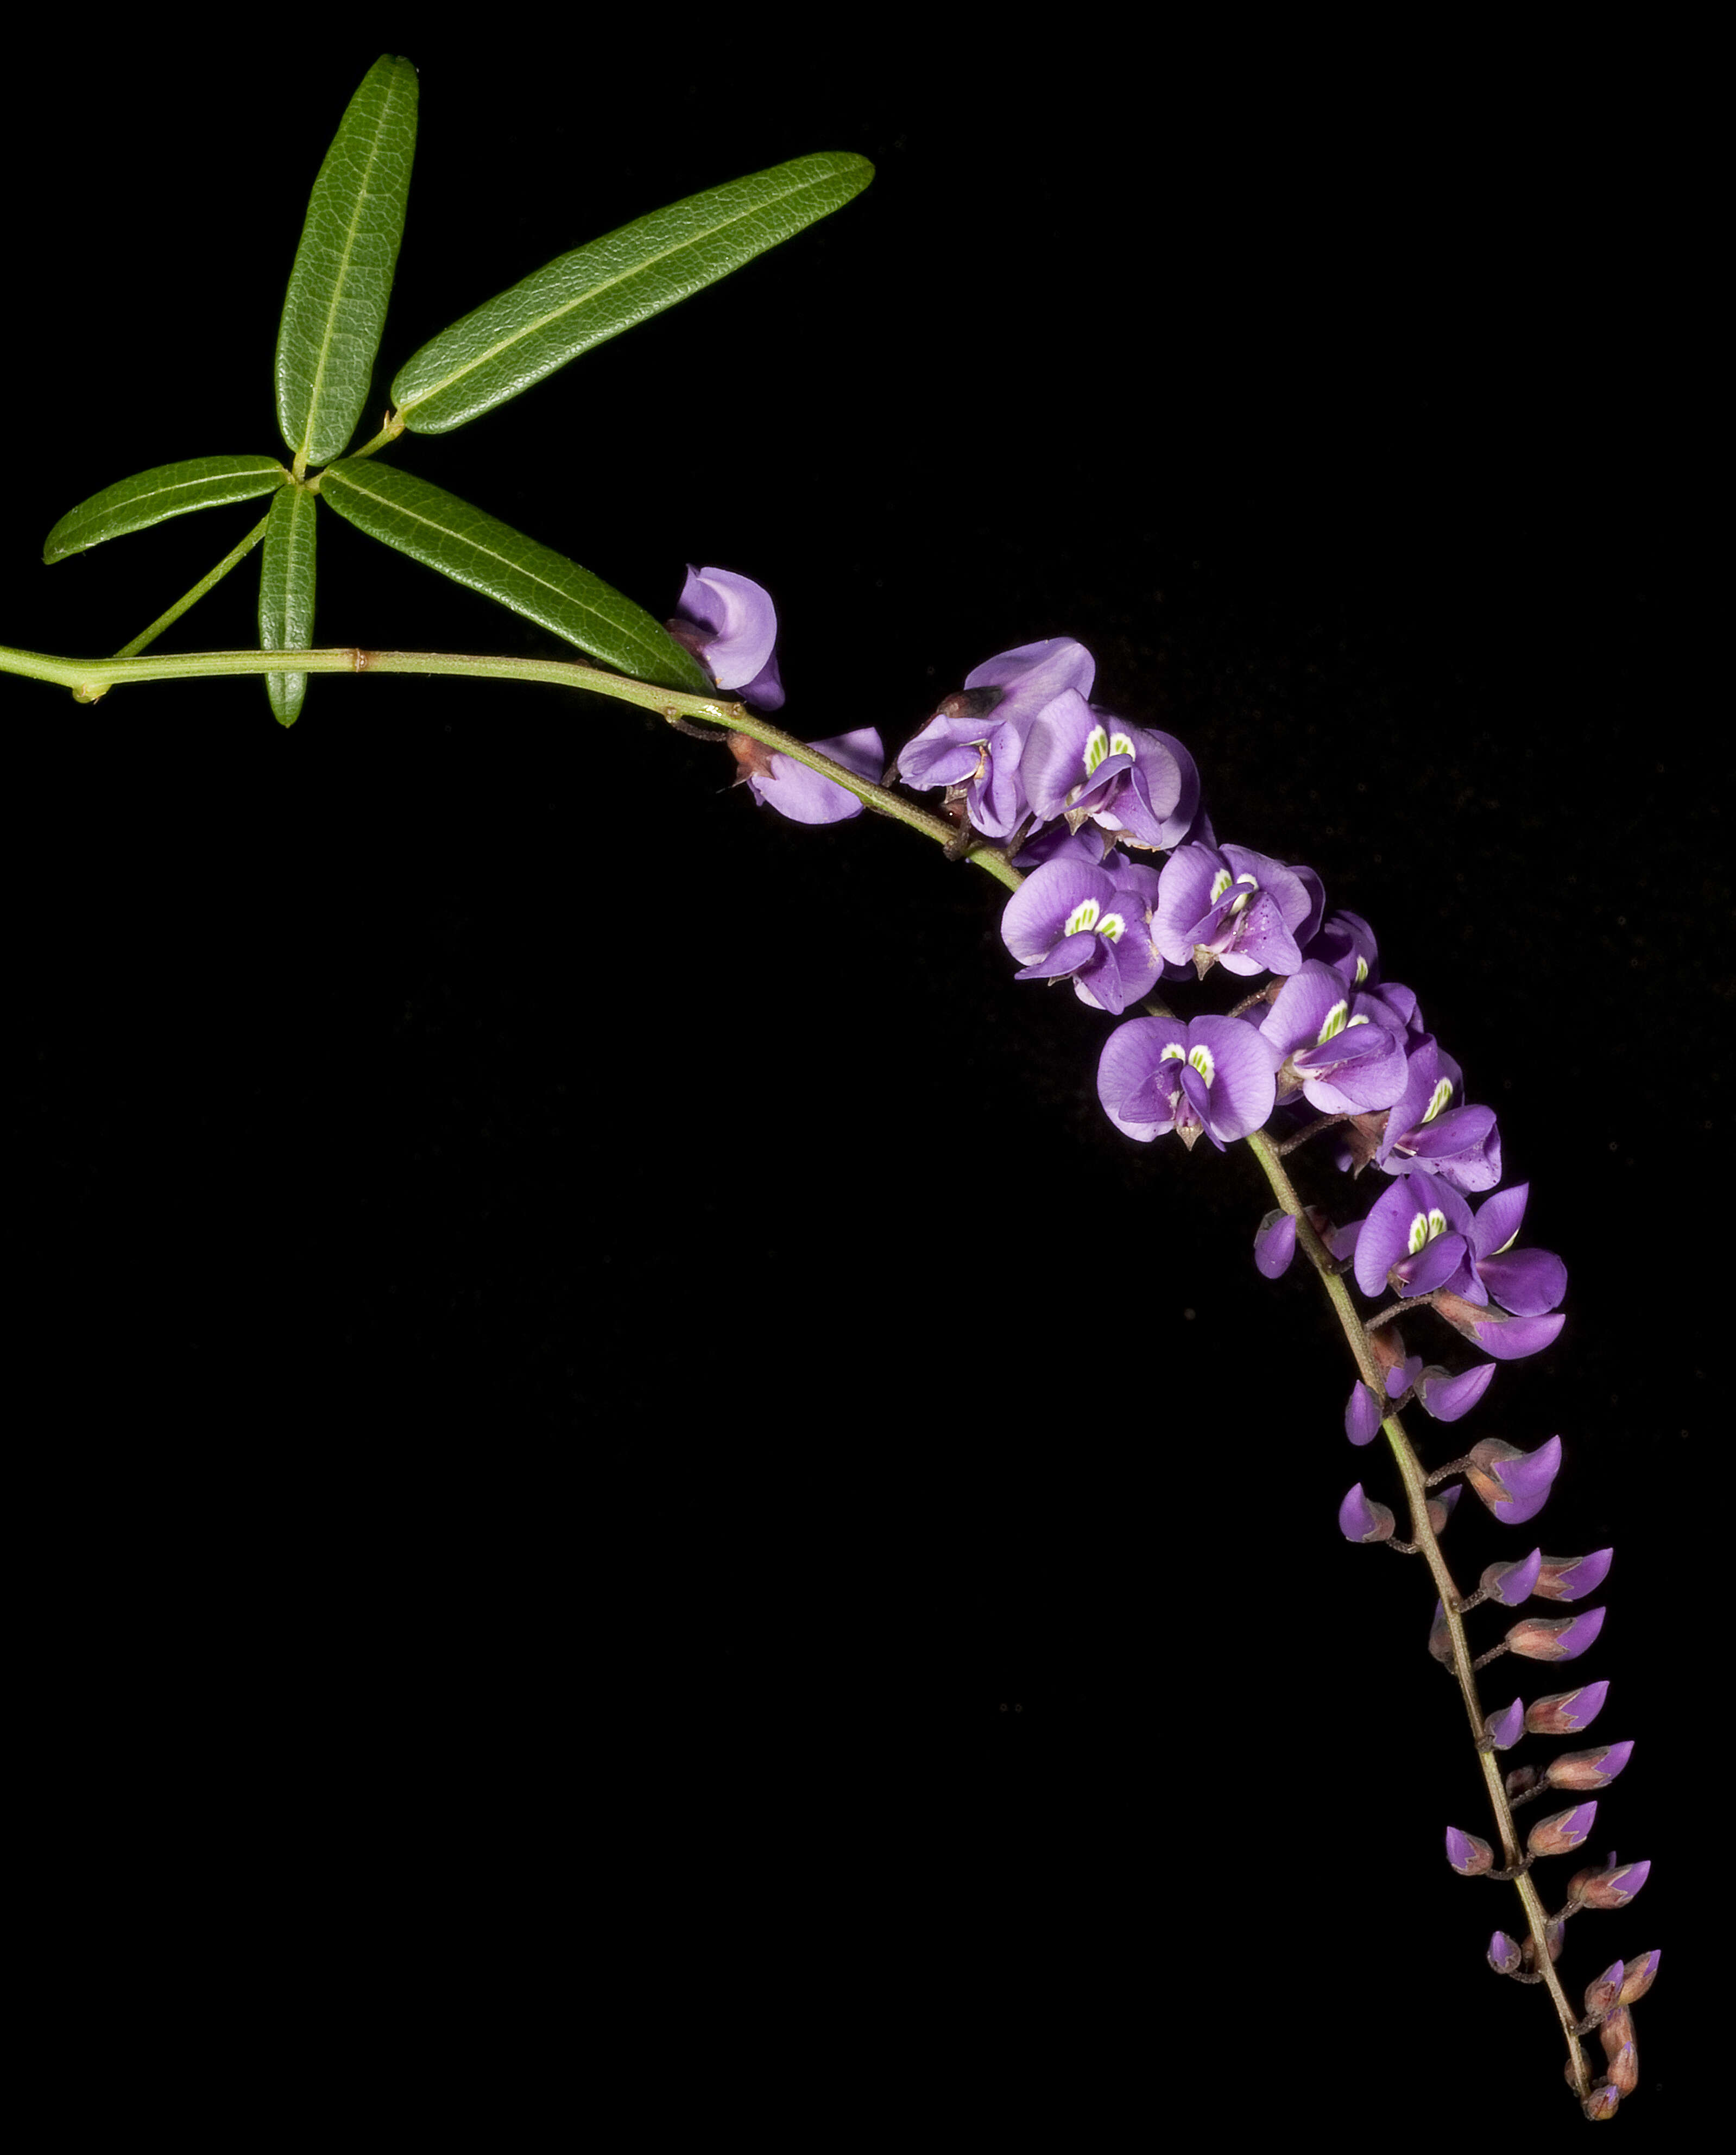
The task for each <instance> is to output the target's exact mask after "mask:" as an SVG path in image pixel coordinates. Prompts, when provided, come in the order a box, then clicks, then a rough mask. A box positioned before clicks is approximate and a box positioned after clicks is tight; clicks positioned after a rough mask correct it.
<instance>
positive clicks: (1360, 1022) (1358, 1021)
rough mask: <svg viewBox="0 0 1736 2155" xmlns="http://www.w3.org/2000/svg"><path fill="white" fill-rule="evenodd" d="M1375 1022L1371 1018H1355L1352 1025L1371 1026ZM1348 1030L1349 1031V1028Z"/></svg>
mask: <svg viewBox="0 0 1736 2155" xmlns="http://www.w3.org/2000/svg"><path fill="white" fill-rule="evenodd" d="M1373 1022H1374V1021H1373V1020H1372V1019H1371V1018H1365V1017H1353V1018H1352V1019H1351V1021H1350V1023H1351V1025H1370V1024H1372V1023H1373ZM1346 1029H1347V1030H1348V1028H1346Z"/></svg>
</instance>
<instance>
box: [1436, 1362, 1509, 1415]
mask: <svg viewBox="0 0 1736 2155" xmlns="http://www.w3.org/2000/svg"><path fill="white" fill-rule="evenodd" d="M1494 1374H1495V1365H1494V1364H1493V1362H1478V1363H1476V1364H1473V1366H1472V1368H1470V1369H1466V1370H1463V1371H1462V1372H1461V1373H1460V1374H1459V1375H1457V1377H1449V1376H1447V1375H1446V1374H1444V1373H1442V1374H1441V1375H1439V1376H1435V1377H1431V1376H1430V1375H1429V1374H1427V1372H1426V1371H1425V1373H1424V1375H1423V1380H1422V1405H1423V1410H1424V1412H1425V1413H1427V1414H1431V1415H1433V1416H1434V1417H1435V1420H1436V1421H1457V1420H1459V1418H1460V1416H1461V1415H1467V1414H1469V1413H1470V1411H1471V1410H1472V1407H1474V1406H1475V1405H1477V1401H1478V1400H1480V1399H1481V1398H1482V1397H1483V1394H1484V1393H1485V1392H1486V1391H1487V1390H1488V1388H1489V1385H1490V1384H1491V1383H1492V1381H1493V1378H1494Z"/></svg>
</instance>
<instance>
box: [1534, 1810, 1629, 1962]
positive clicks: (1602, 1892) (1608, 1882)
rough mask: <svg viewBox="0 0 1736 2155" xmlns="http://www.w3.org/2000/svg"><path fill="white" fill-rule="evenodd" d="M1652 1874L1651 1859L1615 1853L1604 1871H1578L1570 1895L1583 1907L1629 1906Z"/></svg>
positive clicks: (1569, 1890)
mask: <svg viewBox="0 0 1736 2155" xmlns="http://www.w3.org/2000/svg"><path fill="white" fill-rule="evenodd" d="M1581 1808H1582V1809H1595V1808H1596V1806H1595V1804H1592V1805H1582V1806H1581ZM1545 1823H1547V1821H1545ZM1650 1876H1652V1864H1651V1861H1650V1859H1649V1858H1648V1859H1647V1860H1646V1861H1645V1862H1643V1863H1618V1862H1617V1861H1616V1859H1615V1857H1614V1856H1611V1858H1610V1860H1609V1861H1608V1863H1607V1864H1605V1866H1604V1867H1603V1868H1602V1869H1601V1870H1600V1871H1592V1872H1590V1874H1589V1875H1587V1874H1585V1873H1584V1872H1579V1871H1576V1872H1575V1874H1574V1876H1573V1877H1572V1878H1571V1879H1570V1881H1568V1898H1569V1899H1570V1901H1573V1902H1575V1903H1576V1904H1577V1905H1578V1906H1579V1907H1582V1908H1625V1907H1626V1906H1627V1904H1628V1902H1630V1901H1631V1900H1632V1899H1633V1897H1634V1896H1635V1894H1636V1893H1637V1892H1638V1891H1639V1890H1640V1888H1641V1886H1643V1885H1644V1884H1645V1882H1646V1880H1647V1879H1648V1878H1649V1877H1650ZM1636 1995H1637V1993H1636Z"/></svg>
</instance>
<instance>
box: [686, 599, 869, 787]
mask: <svg viewBox="0 0 1736 2155" xmlns="http://www.w3.org/2000/svg"><path fill="white" fill-rule="evenodd" d="M668 631H669V633H670V635H671V636H673V637H674V639H675V641H676V642H678V643H679V644H683V645H684V646H685V647H686V648H687V649H688V650H689V651H690V652H692V653H693V655H694V658H697V659H698V660H699V663H700V664H701V665H702V666H703V667H704V668H705V670H706V672H707V673H709V675H710V676H711V678H712V679H713V680H714V681H715V682H716V683H717V685H718V687H719V688H725V689H727V690H728V691H729V693H730V694H731V695H732V696H738V697H739V698H740V699H741V701H742V702H743V703H744V704H753V705H754V706H755V708H756V709H759V710H762V711H776V710H781V709H782V708H783V701H784V684H783V683H782V682H781V680H780V679H779V678H778V670H777V659H776V656H775V653H774V650H773V647H774V645H775V644H776V642H777V609H776V607H774V606H773V605H772V603H771V592H770V591H767V590H766V588H765V586H763V585H760V584H756V583H755V581H754V580H753V578H752V577H751V576H738V575H737V573H736V572H735V570H733V569H696V568H694V567H693V566H692V565H691V564H689V567H688V571H687V581H686V582H685V583H684V585H683V586H681V601H680V611H679V613H678V615H677V617H676V618H675V619H674V620H673V621H672V622H669V623H668ZM875 775H876V776H878V772H877V773H876V774H875Z"/></svg>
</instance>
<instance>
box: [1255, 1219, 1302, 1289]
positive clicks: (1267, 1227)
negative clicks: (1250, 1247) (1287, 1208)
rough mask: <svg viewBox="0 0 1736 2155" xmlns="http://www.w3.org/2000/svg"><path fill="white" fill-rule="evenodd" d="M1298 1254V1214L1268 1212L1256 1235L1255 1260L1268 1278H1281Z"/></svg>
mask: <svg viewBox="0 0 1736 2155" xmlns="http://www.w3.org/2000/svg"><path fill="white" fill-rule="evenodd" d="M1295 1254H1296V1216H1295V1215H1294V1213H1292V1212H1268V1213H1267V1216H1266V1217H1265V1218H1264V1219H1263V1220H1262V1221H1261V1222H1260V1228H1259V1232H1258V1233H1257V1235H1256V1236H1254V1262H1255V1264H1256V1265H1257V1267H1258V1268H1259V1270H1260V1271H1261V1272H1263V1273H1264V1274H1265V1276H1266V1277H1267V1279H1278V1278H1280V1277H1282V1276H1283V1274H1284V1273H1285V1272H1288V1270H1289V1268H1290V1260H1291V1259H1292V1258H1293V1257H1294V1256H1295Z"/></svg>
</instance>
